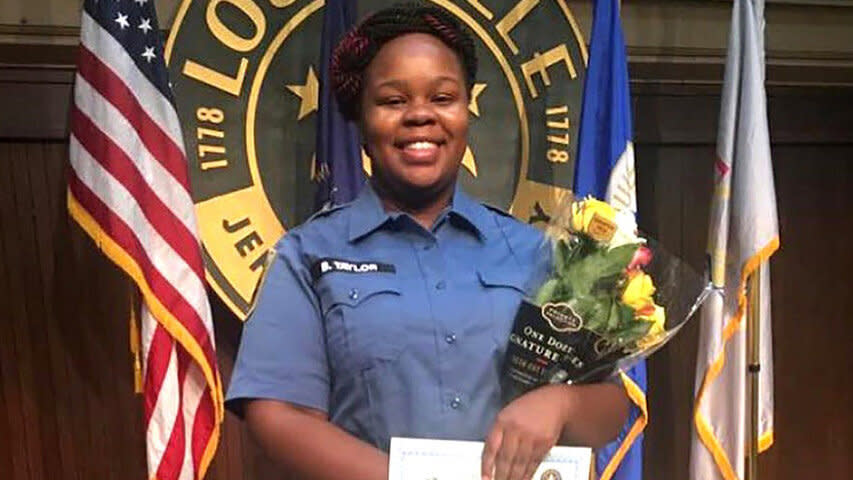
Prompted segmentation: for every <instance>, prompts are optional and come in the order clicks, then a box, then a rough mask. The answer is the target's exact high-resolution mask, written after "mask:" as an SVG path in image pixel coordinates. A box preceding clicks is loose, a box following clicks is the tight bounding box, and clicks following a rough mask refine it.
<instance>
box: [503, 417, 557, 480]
mask: <svg viewBox="0 0 853 480" xmlns="http://www.w3.org/2000/svg"><path fill="white" fill-rule="evenodd" d="M502 432H503V434H502V438H501V444H500V448H499V449H498V451H497V454H496V455H495V456H494V466H495V470H494V477H493V480H529V479H530V478H532V477H533V474H534V473H535V472H536V469H537V468H539V464H540V463H541V461H542V459H543V458H544V457H545V454H547V452H548V447H547V446H543V445H544V444H543V445H540V444H539V443H538V442H534V441H532V440H531V439H530V438H527V437H525V436H524V435H522V434H521V433H520V432H516V431H513V430H509V429H504V430H503V431H502Z"/></svg>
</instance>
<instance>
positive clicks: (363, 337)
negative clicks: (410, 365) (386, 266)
mask: <svg viewBox="0 0 853 480" xmlns="http://www.w3.org/2000/svg"><path fill="white" fill-rule="evenodd" d="M317 294H318V296H319V298H320V308H321V310H322V314H323V319H324V324H325V329H326V342H327V347H326V348H327V351H328V355H329V360H330V362H331V364H332V365H331V367H332V368H333V370H335V371H336V372H339V373H346V372H348V373H350V374H357V373H358V372H359V371H361V370H363V369H365V368H369V367H370V366H372V365H374V364H375V363H376V362H377V361H382V360H384V361H388V360H394V359H396V358H397V356H398V355H399V354H400V351H401V350H402V349H403V347H404V345H403V343H402V341H403V340H402V338H401V336H400V334H399V330H400V325H399V324H400V320H401V319H400V315H401V311H402V308H401V303H400V302H401V301H402V295H401V292H400V288H399V287H398V286H397V284H396V283H395V281H394V278H393V277H390V276H387V275H381V276H380V275H364V274H358V275H354V274H345V273H332V274H327V275H326V276H325V277H324V278H322V279H321V280H320V281H319V282H318V285H317Z"/></svg>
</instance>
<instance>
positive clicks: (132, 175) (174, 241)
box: [71, 106, 204, 279]
mask: <svg viewBox="0 0 853 480" xmlns="http://www.w3.org/2000/svg"><path fill="white" fill-rule="evenodd" d="M71 122H72V123H71V132H72V134H73V135H74V137H75V138H76V139H77V141H79V142H80V144H81V146H82V147H83V148H84V149H86V151H87V152H88V153H89V155H90V156H91V157H92V159H93V160H94V161H96V162H98V163H99V164H100V165H101V166H102V167H103V168H104V170H106V171H107V172H109V173H110V175H112V176H113V178H115V179H116V180H117V181H118V182H119V183H121V184H122V186H124V187H125V188H126V189H127V190H128V192H129V193H130V195H131V196H133V198H135V199H136V203H137V204H138V205H139V207H140V209H141V210H142V212H143V214H144V215H145V218H146V219H147V220H148V222H149V223H150V224H151V226H152V227H154V229H155V230H156V231H157V233H158V234H159V235H160V236H161V237H162V238H163V240H165V241H166V243H168V244H169V246H170V247H171V248H172V250H173V251H174V252H175V253H176V254H177V255H179V256H181V258H183V260H184V262H186V265H187V267H189V268H190V269H191V270H192V271H193V272H194V273H195V274H196V276H197V277H198V278H199V279H201V278H204V269H203V268H202V266H201V265H202V263H201V254H200V253H199V249H198V240H197V239H196V238H195V237H194V236H193V235H192V233H190V231H189V230H187V228H186V225H184V224H183V222H181V221H180V220H179V219H178V218H177V217H176V216H175V215H174V213H173V212H172V211H171V210H170V209H169V208H168V207H167V206H166V204H164V203H163V201H161V200H160V197H158V196H157V194H156V193H155V192H154V190H153V189H152V188H151V184H150V183H148V182H146V181H145V180H144V179H143V178H142V175H141V174H140V173H139V170H137V168H136V165H134V164H133V161H132V160H131V159H130V157H128V156H127V154H125V153H124V151H123V150H122V149H121V148H119V146H118V145H116V144H115V143H114V142H113V141H112V139H110V138H109V137H108V136H107V135H105V134H104V133H103V132H102V131H101V130H100V129H99V128H98V127H97V126H95V124H94V123H92V121H91V120H90V119H89V118H88V117H87V116H86V115H85V114H83V112H81V111H80V110H79V109H78V108H77V107H76V106H72V107H71ZM105 158H109V159H110V161H109V162H108V161H106V160H104V159H105Z"/></svg>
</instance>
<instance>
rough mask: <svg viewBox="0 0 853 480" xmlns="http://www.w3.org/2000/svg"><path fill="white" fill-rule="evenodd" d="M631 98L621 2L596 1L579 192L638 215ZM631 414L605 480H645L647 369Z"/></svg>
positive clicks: (632, 374) (600, 456)
mask: <svg viewBox="0 0 853 480" xmlns="http://www.w3.org/2000/svg"><path fill="white" fill-rule="evenodd" d="M630 102H631V93H630V90H629V89H628V62H627V58H626V55H625V39H624V37H623V35H622V25H621V21H620V18H619V3H618V0H597V1H596V2H595V7H594V14H593V23H592V34H591V40H590V48H589V66H588V68H587V72H586V84H585V85H584V96H583V107H582V110H581V121H580V133H579V137H580V138H579V140H578V156H577V164H576V166H575V179H574V192H575V194H576V195H578V196H586V195H592V196H594V197H596V198H599V199H604V200H607V201H608V202H610V203H611V204H613V205H614V206H616V207H619V208H627V209H630V210H632V211H634V212H636V210H637V200H636V191H635V180H634V147H633V143H632V142H631V136H632V135H631V103H630ZM621 380H622V382H623V384H624V387H625V390H626V392H627V394H628V396H629V398H630V399H631V402H632V405H631V414H630V417H629V418H628V421H627V422H626V424H625V425H624V426H623V427H622V430H621V431H620V432H619V437H618V438H617V439H616V440H614V441H613V442H611V443H610V444H608V445H607V446H605V447H604V448H602V449H600V450H599V451H598V452H597V454H596V472H597V473H598V475H599V478H601V479H602V480H609V479H615V480H639V479H641V478H642V475H643V447H642V443H643V433H642V432H643V429H644V428H645V426H646V423H647V422H648V410H647V407H646V364H645V362H641V363H639V364H637V365H636V366H634V367H633V368H632V369H630V370H629V371H628V372H626V373H624V374H622V378H621Z"/></svg>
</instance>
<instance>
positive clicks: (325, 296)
mask: <svg viewBox="0 0 853 480" xmlns="http://www.w3.org/2000/svg"><path fill="white" fill-rule="evenodd" d="M317 293H318V294H319V297H320V303H321V308H322V310H323V314H324V315H325V314H326V313H328V312H329V310H331V309H332V308H334V307H335V306H338V305H345V306H348V307H351V308H355V307H357V306H359V305H360V304H361V303H362V302H364V301H366V300H367V299H369V298H371V297H373V296H375V295H379V294H383V293H385V294H392V295H400V288H399V287H398V286H397V285H396V283H395V282H394V281H393V279H391V278H381V277H378V276H373V275H349V274H340V275H337V276H334V277H332V276H329V277H328V278H325V279H323V280H322V281H321V282H320V284H319V285H318V288H317Z"/></svg>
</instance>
